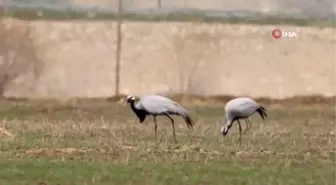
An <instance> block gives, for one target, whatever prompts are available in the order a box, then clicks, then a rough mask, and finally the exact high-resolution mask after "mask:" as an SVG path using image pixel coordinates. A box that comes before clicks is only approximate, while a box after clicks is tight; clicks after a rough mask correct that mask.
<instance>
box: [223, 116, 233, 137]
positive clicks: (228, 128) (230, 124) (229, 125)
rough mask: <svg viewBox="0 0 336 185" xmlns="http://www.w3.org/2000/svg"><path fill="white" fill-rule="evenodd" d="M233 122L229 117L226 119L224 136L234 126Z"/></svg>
mask: <svg viewBox="0 0 336 185" xmlns="http://www.w3.org/2000/svg"><path fill="white" fill-rule="evenodd" d="M232 123H233V121H231V120H229V119H228V120H227V121H226V124H224V126H223V127H222V130H221V131H222V134H223V136H225V135H227V133H228V132H229V130H230V128H231V127H232Z"/></svg>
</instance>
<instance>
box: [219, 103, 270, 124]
mask: <svg viewBox="0 0 336 185" xmlns="http://www.w3.org/2000/svg"><path fill="white" fill-rule="evenodd" d="M255 112H258V113H259V114H260V116H261V117H262V119H265V118H267V114H266V109H265V108H264V107H262V106H261V105H259V104H258V103H257V102H255V101H254V100H253V99H251V98H245V97H243V98H235V99H233V100H231V101H229V102H228V103H227V104H226V105H225V114H226V118H227V119H228V120H227V121H228V122H230V121H232V120H233V119H235V118H239V119H244V118H248V117H249V116H251V115H252V114H254V113H255Z"/></svg>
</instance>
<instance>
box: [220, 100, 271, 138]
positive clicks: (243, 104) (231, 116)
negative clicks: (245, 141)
mask: <svg viewBox="0 0 336 185" xmlns="http://www.w3.org/2000/svg"><path fill="white" fill-rule="evenodd" d="M255 112H258V113H259V115H260V116H261V118H262V119H263V120H265V119H266V118H267V113H266V109H265V108H264V107H263V106H261V105H259V104H258V103H257V102H255V101H254V100H253V99H251V98H245V97H243V98H235V99H233V100H230V101H229V102H228V103H227V104H226V105H225V116H226V124H225V125H224V126H223V127H222V129H221V132H222V134H223V137H224V136H226V135H227V133H228V132H229V130H230V128H231V127H232V124H233V122H235V121H237V122H238V129H239V143H240V142H241V132H242V127H241V124H240V121H239V120H240V119H244V120H245V123H246V124H247V127H246V129H245V131H244V133H245V132H247V131H248V130H249V129H250V128H251V127H252V123H251V122H250V120H249V119H248V118H249V117H250V116H252V115H253V114H254V113H255Z"/></svg>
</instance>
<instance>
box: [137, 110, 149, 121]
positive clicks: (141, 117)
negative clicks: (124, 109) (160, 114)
mask: <svg viewBox="0 0 336 185" xmlns="http://www.w3.org/2000/svg"><path fill="white" fill-rule="evenodd" d="M137 116H138V118H139V121H140V123H142V122H143V121H144V120H145V119H146V116H147V112H146V111H143V110H142V111H139V112H138V113H137Z"/></svg>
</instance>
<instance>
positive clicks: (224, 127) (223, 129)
mask: <svg viewBox="0 0 336 185" xmlns="http://www.w3.org/2000/svg"><path fill="white" fill-rule="evenodd" d="M228 132H229V127H228V126H227V125H224V126H223V127H222V129H221V133H222V134H223V137H224V136H226V134H227V133H228Z"/></svg>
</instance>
